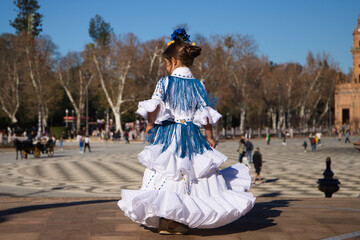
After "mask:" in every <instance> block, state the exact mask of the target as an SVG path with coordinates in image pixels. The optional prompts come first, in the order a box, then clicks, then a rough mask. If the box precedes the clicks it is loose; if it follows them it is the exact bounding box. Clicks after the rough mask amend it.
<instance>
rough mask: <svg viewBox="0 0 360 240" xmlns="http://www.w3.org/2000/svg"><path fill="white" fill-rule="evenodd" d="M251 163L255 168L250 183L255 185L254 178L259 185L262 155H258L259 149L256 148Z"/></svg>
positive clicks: (260, 181)
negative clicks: (257, 180)
mask: <svg viewBox="0 0 360 240" xmlns="http://www.w3.org/2000/svg"><path fill="white" fill-rule="evenodd" d="M253 162H254V167H255V175H254V179H253V181H252V183H253V184H255V181H256V178H258V179H259V183H262V180H261V176H260V172H261V167H262V155H261V153H260V148H258V147H257V148H256V149H255V152H254V156H253Z"/></svg>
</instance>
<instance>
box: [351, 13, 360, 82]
mask: <svg viewBox="0 0 360 240" xmlns="http://www.w3.org/2000/svg"><path fill="white" fill-rule="evenodd" d="M351 54H352V55H353V76H352V80H351V82H353V83H354V84H360V16H359V18H358V20H357V25H356V27H355V29H354V31H353V46H352V48H351Z"/></svg>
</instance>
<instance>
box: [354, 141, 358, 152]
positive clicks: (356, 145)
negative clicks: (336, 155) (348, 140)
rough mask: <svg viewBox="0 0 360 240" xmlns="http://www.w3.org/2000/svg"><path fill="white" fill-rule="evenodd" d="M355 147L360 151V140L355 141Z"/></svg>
mask: <svg viewBox="0 0 360 240" xmlns="http://www.w3.org/2000/svg"><path fill="white" fill-rule="evenodd" d="M353 144H354V148H355V149H357V150H359V151H360V141H358V142H354V143H353Z"/></svg>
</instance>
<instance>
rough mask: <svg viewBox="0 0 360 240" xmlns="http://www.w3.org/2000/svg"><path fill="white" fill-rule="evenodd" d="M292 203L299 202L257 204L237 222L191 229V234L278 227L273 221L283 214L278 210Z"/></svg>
mask: <svg viewBox="0 0 360 240" xmlns="http://www.w3.org/2000/svg"><path fill="white" fill-rule="evenodd" d="M291 201H298V200H273V201H270V202H261V203H256V204H255V206H254V208H253V209H252V210H251V211H250V212H249V213H248V214H246V215H245V216H243V217H241V218H240V219H238V220H237V221H235V222H232V223H230V224H228V225H226V226H223V227H220V228H215V229H191V230H190V234H191V235H200V236H212V235H224V234H233V233H241V232H247V231H256V230H259V229H264V228H268V227H272V226H275V225H276V223H274V222H273V221H274V220H273V219H274V218H276V217H279V216H280V215H281V213H282V211H281V210H278V208H284V207H289V203H290V202H291ZM274 208H276V209H274Z"/></svg>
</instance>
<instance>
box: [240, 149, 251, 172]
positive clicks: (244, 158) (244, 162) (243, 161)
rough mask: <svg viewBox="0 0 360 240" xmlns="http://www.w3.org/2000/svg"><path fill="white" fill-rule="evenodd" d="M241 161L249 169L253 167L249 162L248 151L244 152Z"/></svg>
mask: <svg viewBox="0 0 360 240" xmlns="http://www.w3.org/2000/svg"><path fill="white" fill-rule="evenodd" d="M240 163H242V164H244V165H245V166H247V167H248V168H249V169H251V165H250V163H249V159H248V157H247V156H246V152H243V154H242V155H241V159H240Z"/></svg>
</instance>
